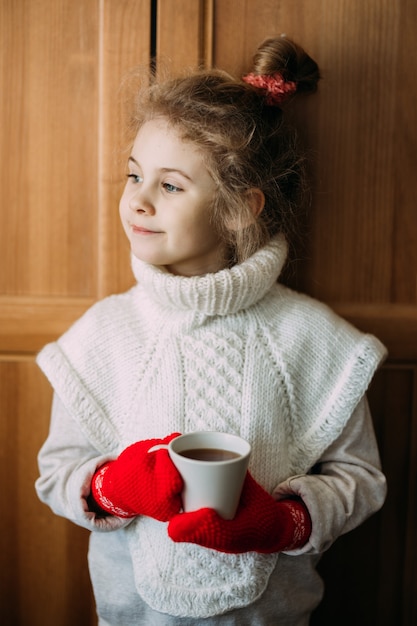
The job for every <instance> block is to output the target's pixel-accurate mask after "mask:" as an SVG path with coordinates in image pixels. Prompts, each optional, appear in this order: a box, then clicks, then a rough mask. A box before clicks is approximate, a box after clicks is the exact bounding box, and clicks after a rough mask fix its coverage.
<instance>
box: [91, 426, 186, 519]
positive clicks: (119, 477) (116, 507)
mask: <svg viewBox="0 0 417 626" xmlns="http://www.w3.org/2000/svg"><path fill="white" fill-rule="evenodd" d="M178 435H179V433H173V434H172V435H169V436H168V437H165V439H148V440H146V441H139V442H137V443H134V444H133V445H131V446H129V447H128V448H126V449H125V450H124V451H123V452H122V453H121V454H120V456H119V457H118V458H117V459H116V460H115V461H110V462H109V463H106V464H105V465H103V466H102V467H100V468H99V469H98V470H97V472H96V473H95V474H94V476H93V479H92V482H91V494H92V496H93V498H94V500H95V502H96V503H97V504H98V505H99V506H100V508H102V509H103V510H104V511H107V513H111V514H112V515H117V516H118V517H135V516H136V515H148V516H149V517H153V518H155V519H157V520H160V521H162V522H166V521H168V520H169V519H171V517H173V516H174V515H175V514H176V513H178V512H179V511H180V510H181V506H182V502H181V492H182V489H183V480H182V478H181V476H180V474H179V473H178V471H177V469H176V467H175V465H174V464H173V463H172V461H171V459H170V457H169V454H168V450H166V449H161V450H155V451H154V452H148V450H150V449H151V448H153V446H156V445H158V444H168V443H169V442H170V441H171V439H174V438H175V437H178Z"/></svg>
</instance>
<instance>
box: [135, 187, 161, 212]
mask: <svg viewBox="0 0 417 626" xmlns="http://www.w3.org/2000/svg"><path fill="white" fill-rule="evenodd" d="M129 208H130V209H131V210H132V211H134V212H135V213H151V214H153V213H154V212H155V208H154V205H153V202H152V198H151V194H150V192H149V190H148V191H147V190H146V188H145V187H144V186H143V185H140V186H139V185H138V187H137V189H135V192H134V193H133V194H132V196H131V197H130V200H129Z"/></svg>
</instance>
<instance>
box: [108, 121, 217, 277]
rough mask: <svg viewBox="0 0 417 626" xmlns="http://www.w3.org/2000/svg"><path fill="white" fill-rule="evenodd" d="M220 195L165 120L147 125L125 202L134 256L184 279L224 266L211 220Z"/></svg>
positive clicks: (138, 142)
mask: <svg viewBox="0 0 417 626" xmlns="http://www.w3.org/2000/svg"><path fill="white" fill-rule="evenodd" d="M215 193H216V187H215V183H214V181H213V179H212V178H211V176H210V174H209V172H208V170H207V168H206V166H205V164H204V159H203V157H202V155H201V153H200V152H199V151H198V150H196V148H195V147H194V145H193V144H192V143H190V142H184V141H183V140H182V139H181V137H180V136H179V134H178V132H177V131H176V130H175V128H173V127H172V126H169V125H168V124H167V122H166V121H165V120H164V119H162V118H158V119H154V120H150V121H148V122H146V123H145V124H144V125H143V126H142V127H141V129H140V130H139V132H138V134H137V136H136V139H135V142H134V144H133V148H132V152H131V156H130V158H129V174H128V181H127V183H126V186H125V189H124V192H123V195H122V198H121V200H120V216H121V220H122V224H123V227H124V230H125V232H126V235H127V237H128V239H129V241H130V245H131V249H132V252H133V254H134V255H135V256H136V257H138V258H139V259H141V260H142V261H145V262H147V263H150V264H152V265H163V266H165V267H166V268H167V269H168V270H169V271H170V272H172V273H173V274H179V275H183V276H195V275H199V274H206V273H209V272H215V271H217V270H219V269H221V268H222V267H224V265H225V262H224V258H223V257H224V254H223V253H224V250H223V247H222V245H221V244H220V243H219V237H218V234H217V232H216V230H215V228H214V227H213V225H212V224H211V221H210V215H211V210H212V202H213V197H214V194H215Z"/></svg>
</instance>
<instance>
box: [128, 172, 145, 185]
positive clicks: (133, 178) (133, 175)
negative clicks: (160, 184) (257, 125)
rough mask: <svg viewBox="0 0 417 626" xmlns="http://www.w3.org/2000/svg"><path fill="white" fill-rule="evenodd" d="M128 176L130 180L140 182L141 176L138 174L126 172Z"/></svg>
mask: <svg viewBox="0 0 417 626" xmlns="http://www.w3.org/2000/svg"><path fill="white" fill-rule="evenodd" d="M127 177H128V178H131V179H132V182H133V183H135V184H137V183H141V182H142V180H143V179H142V177H141V176H139V174H128V175H127Z"/></svg>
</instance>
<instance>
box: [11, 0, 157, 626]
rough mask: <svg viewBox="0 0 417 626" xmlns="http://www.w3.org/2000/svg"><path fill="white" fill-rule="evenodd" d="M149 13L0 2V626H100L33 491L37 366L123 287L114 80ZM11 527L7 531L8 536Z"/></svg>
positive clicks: (143, 44) (42, 420)
mask: <svg viewBox="0 0 417 626" xmlns="http://www.w3.org/2000/svg"><path fill="white" fill-rule="evenodd" d="M150 40H151V6H150V3H149V2H148V1H147V0H117V1H114V0H56V1H55V0H37V1H36V2H33V1H32V0H18V1H15V0H3V1H2V2H1V3H0V41H1V46H2V52H1V79H0V80H1V84H0V92H1V109H0V128H1V135H2V141H1V143H0V154H1V167H0V177H1V183H0V194H1V196H0V198H1V199H0V211H1V228H0V249H1V250H2V263H1V268H0V477H1V478H0V482H1V495H2V498H1V501H2V518H3V526H2V532H1V534H0V536H1V538H0V542H1V544H0V560H1V567H0V622H1V623H2V624H4V625H5V626H23V625H27V626H29V625H30V626H52V625H60V626H65V625H66V624H68V625H70V624H71V625H73V624H77V625H79V626H83V625H87V624H94V623H96V620H95V618H94V607H93V602H92V597H91V591H90V582H89V577H88V572H87V564H86V548H87V539H88V533H87V532H86V531H84V530H82V529H80V528H78V527H76V526H74V525H72V524H70V523H69V522H67V521H66V520H63V519H60V518H58V517H56V516H55V515H53V514H52V513H51V511H49V510H48V508H47V507H45V506H44V505H42V504H41V503H40V502H39V501H38V500H37V497H36V495H35V492H34V486H33V485H34V481H35V479H36V477H37V475H38V470H37V463H36V456H37V452H38V450H39V448H40V446H41V444H42V442H43V441H44V439H45V437H46V435H47V432H48V422H49V413H50V402H51V390H50V388H49V385H48V383H47V382H46V380H45V379H44V377H43V375H42V374H41V373H40V371H39V370H38V368H37V366H36V365H35V363H34V357H35V354H36V352H37V351H38V350H39V349H40V348H41V346H42V345H44V344H45V343H46V342H48V341H50V340H52V339H54V338H56V337H57V336H58V335H59V334H61V333H62V332H63V331H64V330H65V329H66V328H67V327H68V326H69V324H70V323H71V322H72V321H74V320H75V319H76V318H77V317H79V315H80V314H81V313H82V312H83V311H84V310H85V309H87V308H88V307H89V306H90V305H91V304H92V303H93V302H94V301H95V300H97V299H98V298H100V297H102V296H103V295H105V294H107V293H109V292H110V291H113V290H115V289H116V288H119V289H124V288H125V287H126V286H127V285H128V284H129V282H131V277H130V274H129V254H128V248H127V246H126V244H125V241H124V237H123V235H122V232H121V231H120V229H119V224H118V222H119V220H118V197H119V194H120V190H121V186H122V183H123V175H124V166H123V165H122V164H121V159H120V158H119V157H120V155H119V149H120V148H121V141H120V122H121V117H122V107H121V104H120V97H119V87H120V84H121V82H122V76H123V75H124V74H125V73H126V71H127V70H128V69H130V68H131V67H133V66H135V65H138V64H145V65H148V64H149V58H150V45H151V43H150ZM4 522H5V523H4Z"/></svg>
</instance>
